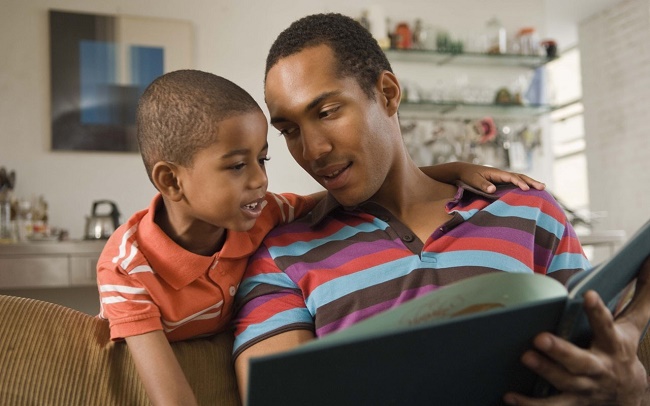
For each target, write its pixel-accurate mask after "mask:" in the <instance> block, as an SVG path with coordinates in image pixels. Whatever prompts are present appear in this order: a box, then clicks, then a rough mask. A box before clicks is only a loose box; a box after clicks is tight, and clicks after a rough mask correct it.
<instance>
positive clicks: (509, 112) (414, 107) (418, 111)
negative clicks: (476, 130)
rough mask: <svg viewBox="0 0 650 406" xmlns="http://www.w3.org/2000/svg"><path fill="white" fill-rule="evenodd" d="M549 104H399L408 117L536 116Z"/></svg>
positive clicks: (522, 117)
mask: <svg viewBox="0 0 650 406" xmlns="http://www.w3.org/2000/svg"><path fill="white" fill-rule="evenodd" d="M551 110H552V109H551V107H550V106H546V105H543V106H538V105H525V106H523V105H516V104H486V103H461V102H458V103H456V102H426V101H423V102H417V103H414V102H406V101H403V102H402V103H401V104H400V114H401V115H402V116H404V117H409V118H432V117H436V116H443V115H444V116H445V117H464V118H466V117H479V116H491V117H493V118H502V119H503V118H513V119H519V120H521V119H525V118H536V117H538V116H541V115H543V114H546V113H548V112H550V111H551Z"/></svg>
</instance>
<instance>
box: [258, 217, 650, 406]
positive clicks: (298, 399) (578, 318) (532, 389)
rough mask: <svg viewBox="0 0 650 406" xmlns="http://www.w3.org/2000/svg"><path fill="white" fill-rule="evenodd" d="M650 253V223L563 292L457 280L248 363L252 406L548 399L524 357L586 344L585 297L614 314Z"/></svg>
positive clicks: (499, 276) (504, 278)
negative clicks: (550, 338)
mask: <svg viewBox="0 0 650 406" xmlns="http://www.w3.org/2000/svg"><path fill="white" fill-rule="evenodd" d="M648 255H650V221H649V222H648V223H646V224H645V225H644V226H643V227H642V228H641V229H640V230H639V231H638V232H637V233H635V235H634V236H633V237H632V238H630V239H629V240H628V242H627V243H626V244H625V245H623V246H622V247H621V248H620V249H619V250H618V251H617V253H616V254H615V255H614V256H613V257H612V258H610V259H609V260H608V261H606V262H605V263H603V264H601V265H599V266H596V267H594V268H592V269H591V270H588V271H583V272H580V273H578V274H576V275H574V276H573V277H572V278H571V280H570V281H569V282H568V283H567V286H566V287H565V286H564V285H562V284H561V283H559V282H557V281H556V280H554V279H552V278H550V277H546V276H543V275H536V274H511V273H503V272H498V273H490V274H485V275H480V276H476V277H472V278H468V279H465V280H463V281H460V282H456V283H454V284H452V285H449V286H447V287H444V288H442V289H438V290H436V291H434V292H431V293H429V294H427V295H424V296H422V297H420V298H417V299H414V300H412V301H409V302H407V303H404V304H402V305H400V306H399V307H397V308H394V309H391V310H388V311H386V312H384V313H381V314H379V315H376V316H373V317H371V318H369V319H366V320H364V321H362V322H360V323H357V324H356V325H354V326H351V327H350V328H348V329H346V330H343V331H340V332H337V333H334V334H331V335H329V336H326V337H324V338H322V339H318V340H314V341H312V342H309V343H307V344H305V345H302V346H300V347H297V348H295V349H293V350H291V351H288V352H285V353H281V354H274V355H269V356H265V357H260V358H254V359H251V365H250V375H249V393H248V402H249V403H248V404H249V406H256V405H276V404H278V405H280V404H281V405H310V406H313V405H328V406H329V405H337V406H340V405H354V406H356V405H373V406H374V405H419V404H427V405H433V404H437V405H494V404H502V400H501V399H502V397H503V395H504V394H505V393H506V392H507V391H516V392H521V393H526V394H545V393H546V391H547V390H548V387H547V386H545V385H543V382H542V381H541V380H540V379H539V378H538V377H537V376H536V375H535V374H533V373H532V372H531V371H530V370H528V369H527V368H526V367H524V366H523V365H522V363H521V361H520V357H521V355H522V354H523V353H524V351H525V350H527V349H529V348H531V342H532V339H533V338H534V337H535V336H536V335H537V334H539V333H540V332H542V331H552V332H555V333H556V334H558V335H560V336H563V337H565V338H567V339H569V340H571V341H573V342H576V343H578V344H579V345H587V344H588V343H589V340H590V334H591V331H590V329H589V324H588V322H587V319H586V316H585V315H584V312H583V309H582V295H583V294H584V293H585V292H586V291H587V290H590V289H593V290H596V291H597V292H598V293H599V294H600V296H601V297H602V298H603V300H604V301H605V303H607V304H608V306H609V307H610V309H613V308H614V307H615V306H616V304H617V303H618V301H619V297H620V296H621V292H623V291H624V289H625V287H626V286H628V285H629V283H630V282H631V281H633V280H634V278H635V276H636V273H637V271H638V270H639V268H640V266H641V264H642V263H643V260H644V259H645V258H646V257H647V256H648Z"/></svg>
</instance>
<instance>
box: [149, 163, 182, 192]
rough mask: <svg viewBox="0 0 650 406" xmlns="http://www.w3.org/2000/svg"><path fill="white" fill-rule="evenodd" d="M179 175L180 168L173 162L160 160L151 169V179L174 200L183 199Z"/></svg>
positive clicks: (160, 190) (157, 187) (159, 189)
mask: <svg viewBox="0 0 650 406" xmlns="http://www.w3.org/2000/svg"><path fill="white" fill-rule="evenodd" d="M178 175H179V168H178V167H177V166H176V165H174V164H173V163H171V162H165V161H158V162H156V164H155V165H154V166H153V169H152V170H151V179H152V180H153V184H154V185H155V186H156V189H158V191H159V192H160V193H161V194H162V195H163V196H165V197H166V198H168V199H169V200H171V201H174V202H177V201H179V200H181V198H182V197H183V190H182V187H181V185H180V182H179V179H178Z"/></svg>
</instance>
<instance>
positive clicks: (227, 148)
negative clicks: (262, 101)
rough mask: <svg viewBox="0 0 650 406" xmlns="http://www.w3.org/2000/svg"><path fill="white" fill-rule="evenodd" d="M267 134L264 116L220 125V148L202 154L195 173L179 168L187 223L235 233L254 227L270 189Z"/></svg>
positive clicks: (239, 118)
mask: <svg viewBox="0 0 650 406" xmlns="http://www.w3.org/2000/svg"><path fill="white" fill-rule="evenodd" d="M267 130H268V125H267V124H266V118H265V117H264V114H262V112H261V111H255V112H251V113H244V114H240V115H237V116H234V117H230V118H228V119H225V120H223V121H221V122H220V123H219V124H218V130H217V134H216V136H215V139H216V142H214V143H213V144H212V145H210V146H209V147H207V148H204V149H202V150H200V151H199V152H198V153H197V154H196V155H195V156H194V159H193V163H192V166H191V167H180V168H179V174H178V182H179V184H180V187H181V188H182V191H183V203H184V204H183V207H184V210H183V211H184V213H183V215H184V216H185V219H186V221H188V222H190V223H191V224H192V225H199V224H201V223H203V224H204V225H205V224H206V223H207V225H210V226H216V227H223V228H227V229H230V230H234V231H246V230H249V229H250V228H252V227H253V225H254V224H255V220H256V219H257V218H258V217H259V215H260V213H261V211H262V203H263V201H264V195H265V193H266V188H267V185H268V180H267V177H266V169H265V167H264V165H265V163H266V160H267V152H268V144H267V142H266V134H267ZM199 228H201V227H199Z"/></svg>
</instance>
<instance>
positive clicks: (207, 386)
mask: <svg viewBox="0 0 650 406" xmlns="http://www.w3.org/2000/svg"><path fill="white" fill-rule="evenodd" d="M232 342H233V337H232V334H231V333H229V332H228V333H222V334H218V335H215V336H212V337H209V338H200V339H194V340H188V341H183V342H178V343H173V344H172V348H173V350H174V352H175V354H176V356H177V357H178V360H179V363H180V364H181V367H182V368H183V370H184V372H185V374H186V377H187V379H188V381H189V383H190V386H191V387H192V389H193V390H194V393H195V395H196V398H197V401H198V402H199V404H201V405H203V404H205V405H209V404H212V405H217V404H218V405H233V406H239V405H240V404H241V402H240V399H239V394H238V391H237V384H236V379H235V374H234V370H233V366H232V363H231V351H232ZM0 376H2V379H0V404H3V405H14V404H25V405H27V404H29V405H32V404H34V405H36V404H38V405H42V404H47V405H148V404H149V400H148V398H147V395H146V393H145V391H144V387H143V385H142V384H141V382H140V379H139V377H138V375H137V371H136V369H135V365H134V364H133V361H132V359H131V356H130V354H129V352H128V348H127V346H126V344H125V343H124V342H112V341H111V340H110V338H109V328H108V322H106V321H105V320H101V319H99V318H97V317H93V316H90V315H88V314H85V313H81V312H79V311H76V310H73V309H70V308H67V307H64V306H60V305H57V304H53V303H48V302H43V301H39V300H34V299H27V298H19V297H13V296H4V295H0Z"/></svg>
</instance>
